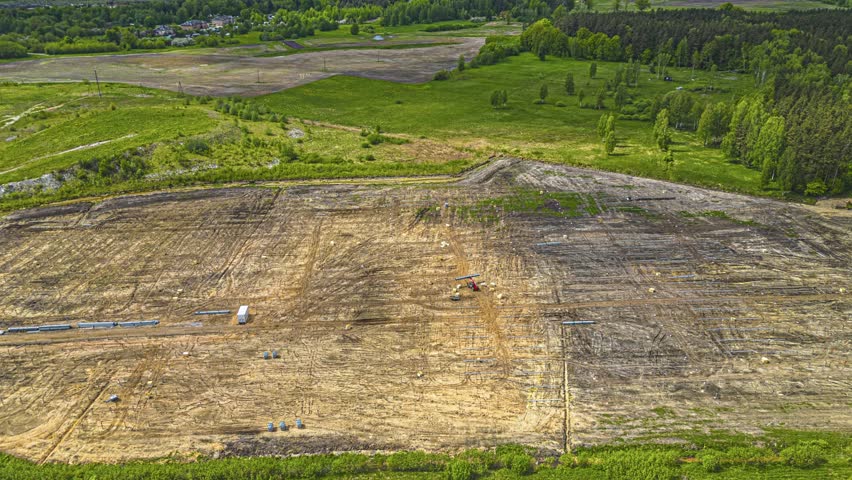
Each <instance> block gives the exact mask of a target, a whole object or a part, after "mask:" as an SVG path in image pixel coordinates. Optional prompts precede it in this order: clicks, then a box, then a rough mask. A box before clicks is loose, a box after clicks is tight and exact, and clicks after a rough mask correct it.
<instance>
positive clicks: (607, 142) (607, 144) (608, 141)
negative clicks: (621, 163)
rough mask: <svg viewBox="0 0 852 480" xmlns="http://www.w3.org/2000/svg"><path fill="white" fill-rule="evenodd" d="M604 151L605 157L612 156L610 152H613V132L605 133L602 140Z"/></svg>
mask: <svg viewBox="0 0 852 480" xmlns="http://www.w3.org/2000/svg"><path fill="white" fill-rule="evenodd" d="M604 149H605V150H606V154H607V155H612V152H614V151H615V132H607V134H606V138H605V139H604Z"/></svg>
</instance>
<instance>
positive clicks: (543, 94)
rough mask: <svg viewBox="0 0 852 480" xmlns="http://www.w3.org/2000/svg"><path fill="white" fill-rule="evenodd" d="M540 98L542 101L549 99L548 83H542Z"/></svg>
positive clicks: (539, 92) (539, 91)
mask: <svg viewBox="0 0 852 480" xmlns="http://www.w3.org/2000/svg"><path fill="white" fill-rule="evenodd" d="M538 98H539V99H541V103H544V101H545V100H547V84H546V83H544V84H542V85H541V88H540V89H539V90H538Z"/></svg>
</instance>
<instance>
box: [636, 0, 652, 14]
mask: <svg viewBox="0 0 852 480" xmlns="http://www.w3.org/2000/svg"><path fill="white" fill-rule="evenodd" d="M636 8H638V9H639V11H640V12H644V11H645V10H648V9H649V8H651V0H636Z"/></svg>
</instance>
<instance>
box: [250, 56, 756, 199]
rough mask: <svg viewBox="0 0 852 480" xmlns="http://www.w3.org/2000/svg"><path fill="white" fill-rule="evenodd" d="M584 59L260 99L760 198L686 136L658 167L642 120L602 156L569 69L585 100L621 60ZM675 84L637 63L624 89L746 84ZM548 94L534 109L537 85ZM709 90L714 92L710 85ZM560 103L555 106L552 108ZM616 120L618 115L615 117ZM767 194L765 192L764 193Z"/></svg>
mask: <svg viewBox="0 0 852 480" xmlns="http://www.w3.org/2000/svg"><path fill="white" fill-rule="evenodd" d="M590 63H591V62H588V61H578V60H570V59H559V58H554V57H548V59H547V60H546V61H544V62H542V61H540V60H538V58H537V57H535V56H533V55H531V54H523V55H521V56H518V57H511V58H508V59H506V60H505V61H504V62H502V63H499V64H497V65H492V66H487V67H481V68H477V69H466V70H465V71H464V72H460V73H457V74H456V75H455V76H454V77H453V78H452V79H451V80H448V81H432V82H428V83H425V84H421V85H406V84H398V83H393V82H383V81H378V80H368V79H361V78H353V77H343V76H339V77H332V78H330V79H326V80H321V81H319V82H315V83H311V84H308V85H305V86H301V87H298V88H294V89H291V90H287V91H284V92H280V93H276V94H272V95H269V96H266V97H262V98H260V99H259V100H258V101H260V102H262V103H264V104H266V105H268V106H269V107H270V108H272V109H275V110H277V111H282V112H286V114H287V115H291V116H295V117H299V118H308V119H312V120H319V121H324V122H331V123H336V124H343V125H352V126H359V127H360V126H372V125H377V124H380V125H381V126H382V128H384V129H386V130H388V131H391V132H399V133H405V134H409V135H417V136H425V137H427V138H429V139H437V140H440V141H442V142H448V143H449V144H451V145H454V146H457V147H459V148H466V149H472V150H476V151H480V152H482V153H483V154H487V153H491V152H503V153H505V154H508V155H517V156H521V157H524V158H529V159H540V160H546V161H551V162H557V163H566V164H571V165H578V166H583V167H591V168H598V169H602V170H610V171H617V172H623V173H628V174H634V175H640V176H646V177H654V178H663V179H670V180H674V181H679V182H685V183H691V184H696V185H703V186H709V187H714V188H721V189H726V190H733V191H739V192H744V193H751V194H758V195H765V194H767V192H764V191H761V190H760V189H759V185H758V184H759V182H758V180H759V172H757V171H756V170H750V169H748V168H745V167H743V166H740V165H734V164H731V163H729V162H727V161H726V160H725V159H724V157H723V154H722V152H721V151H720V150H719V149H711V148H705V147H704V146H703V145H701V143H700V141H699V140H698V138H697V137H696V136H695V135H694V134H692V133H689V132H678V133H676V134H675V137H674V140H675V145H674V146H673V151H674V157H675V164H674V166H673V167H672V168H671V169H668V170H667V169H666V167H665V165H664V164H663V162H662V161H661V159H662V156H663V155H662V153H661V152H659V151H658V149H657V148H656V146H655V145H654V141H653V138H652V129H651V125H650V123H649V122H647V121H638V120H618V121H616V127H615V130H616V135H617V138H618V146H617V148H616V150H615V154H614V155H610V156H607V155H606V153H605V151H604V148H603V145H602V144H601V142H600V140H599V138H598V136H597V132H596V125H597V122H598V119H599V118H600V116H601V114H603V113H610V112H612V111H613V110H612V108H613V100H612V98H611V97H608V98H607V99H606V102H605V103H606V106H607V109H606V110H595V109H594V108H580V107H579V105H578V103H579V102H578V96H577V95H573V96H569V95H567V94H566V93H565V89H564V82H565V76H566V74H567V73H569V72H570V73H573V75H574V82H575V86H576V91H577V92H579V91H580V90H583V91H584V92H585V93H586V96H585V99H584V103H586V104H593V103H594V96H595V94H596V92H597V91H598V90H599V89H600V88H601V86H602V85H604V83H605V82H606V81H607V80H612V78H613V77H614V75H615V70H616V68H617V67H618V65H619V64H617V63H609V62H598V65H597V75H596V77H595V78H594V79H591V78H589V65H590ZM670 74H671V75H672V77H673V79H674V81H673V82H666V81H663V80H660V79H657V78H656V75H653V74H651V73H649V72H648V71H647V68H646V67H643V71H642V74H641V75H640V81H639V86H638V87H637V88H630V89H628V90H629V93H630V95H631V96H632V99H633V102H634V103H636V102H640V101H643V100H644V101H646V102H650V101H651V99H652V98H653V96H655V95H658V94H665V93H667V92H669V91H672V90H674V89H675V88H677V87H683V88H684V89H687V90H692V91H695V92H696V93H697V94H699V95H700V96H702V97H703V98H704V99H706V100H710V101H714V102H716V101H720V100H729V99H730V98H732V97H736V96H739V95H742V94H744V93H746V92H747V91H748V90H749V88H750V85H751V79H750V78H749V77H747V76H743V75H734V74H728V73H719V74H717V75H716V76H715V77H714V78H711V74H710V72H705V71H695V76H694V79H693V76H692V72H691V70H689V69H677V68H673V69H671V70H670ZM543 84H544V85H547V87H548V92H549V95H548V97H547V101H546V103H545V104H543V105H538V104H535V103H534V102H535V101H536V100H537V99H538V98H539V90H540V87H541V85H543ZM711 84H712V86H713V89H712V90H710V89H709V86H710V85H711ZM494 90H506V91H507V92H508V104H507V106H506V107H501V108H493V107H492V106H491V105H490V102H489V99H490V96H491V92H492V91H494ZM560 105H563V106H560ZM615 114H616V116H617V113H615ZM769 193H771V192H769Z"/></svg>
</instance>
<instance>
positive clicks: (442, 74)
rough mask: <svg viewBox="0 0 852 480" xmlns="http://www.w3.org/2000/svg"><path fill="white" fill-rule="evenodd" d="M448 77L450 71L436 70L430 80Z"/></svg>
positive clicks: (447, 78) (446, 78)
mask: <svg viewBox="0 0 852 480" xmlns="http://www.w3.org/2000/svg"><path fill="white" fill-rule="evenodd" d="M449 79H450V72H448V71H446V70H438V71H437V72H436V73H435V76H434V77H432V80H449Z"/></svg>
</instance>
